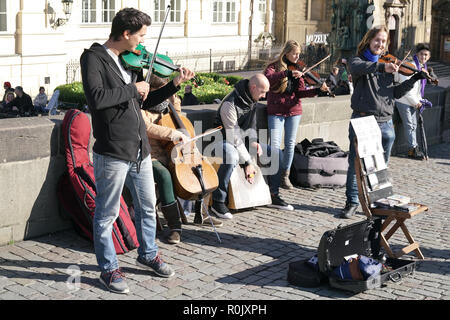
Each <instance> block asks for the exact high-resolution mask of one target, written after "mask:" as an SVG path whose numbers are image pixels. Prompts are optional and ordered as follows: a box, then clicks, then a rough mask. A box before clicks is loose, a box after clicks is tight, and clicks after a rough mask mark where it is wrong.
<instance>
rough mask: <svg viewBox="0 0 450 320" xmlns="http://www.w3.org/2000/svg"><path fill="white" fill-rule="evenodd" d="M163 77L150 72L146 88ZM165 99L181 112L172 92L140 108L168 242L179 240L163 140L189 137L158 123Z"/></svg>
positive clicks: (165, 109)
mask: <svg viewBox="0 0 450 320" xmlns="http://www.w3.org/2000/svg"><path fill="white" fill-rule="evenodd" d="M166 83H167V80H166V79H162V78H160V77H158V76H156V75H154V74H152V76H151V79H150V91H152V90H156V89H158V88H161V87H163V86H165V85H166ZM169 102H170V103H172V104H173V106H174V107H175V110H176V111H177V112H178V113H179V112H181V101H180V99H179V98H178V97H177V96H176V95H173V96H172V97H170V98H169V99H168V101H164V102H162V103H160V104H158V105H156V106H153V107H151V108H150V109H148V110H141V112H142V117H143V118H144V122H145V126H146V128H147V136H148V139H149V143H150V146H151V151H150V154H151V157H152V165H153V176H154V179H155V182H156V184H157V188H158V191H159V199H160V201H161V211H162V213H163V215H164V218H165V219H166V220H167V225H168V227H169V229H170V232H169V235H168V237H167V241H168V242H169V243H170V244H177V243H179V242H180V241H181V216H180V208H179V206H178V202H177V200H176V197H175V193H174V186H173V181H172V176H171V174H170V171H169V169H168V167H169V161H171V159H170V156H169V154H168V151H167V150H166V148H165V147H164V144H165V143H166V142H168V141H172V142H176V141H182V142H184V141H187V140H188V139H189V137H187V136H186V135H185V134H183V133H182V132H181V131H178V130H175V129H173V128H168V127H164V126H161V125H159V124H158V122H159V120H160V119H161V117H162V116H163V115H164V114H165V113H167V112H168V111H169ZM213 223H214V225H215V226H220V225H221V224H222V222H220V221H216V220H215V219H214V221H213Z"/></svg>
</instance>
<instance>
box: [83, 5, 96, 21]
mask: <svg viewBox="0 0 450 320" xmlns="http://www.w3.org/2000/svg"><path fill="white" fill-rule="evenodd" d="M96 11H97V10H96V0H83V3H82V8H81V16H82V22H83V23H95V22H96V21H97V20H96V18H97V17H96V15H97V12H96Z"/></svg>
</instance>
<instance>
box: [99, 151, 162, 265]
mask: <svg viewBox="0 0 450 320" xmlns="http://www.w3.org/2000/svg"><path fill="white" fill-rule="evenodd" d="M93 158H94V175H95V184H96V188H97V196H96V197H95V215H94V230H93V231H94V248H95V255H96V257H97V262H98V265H99V267H100V270H101V271H102V272H109V271H112V270H115V269H117V268H119V263H118V261H117V255H116V250H115V248H114V243H113V240H112V228H113V224H114V221H115V220H116V219H117V217H118V216H119V208H120V196H121V194H122V189H123V186H124V184H126V186H127V187H128V189H129V190H130V193H131V196H132V197H133V203H134V211H135V226H136V234H137V239H138V241H139V248H138V250H137V251H138V254H139V256H141V257H143V258H145V259H147V260H149V259H150V260H152V259H154V258H155V257H156V254H157V252H158V247H157V245H156V242H155V235H156V215H155V203H156V195H155V183H154V181H153V167H152V160H151V157H150V156H148V157H147V158H145V159H144V160H143V161H142V163H141V168H140V172H139V173H137V171H136V163H134V162H129V161H124V160H119V159H116V158H113V157H109V156H104V155H100V154H97V153H95V152H94V154H93Z"/></svg>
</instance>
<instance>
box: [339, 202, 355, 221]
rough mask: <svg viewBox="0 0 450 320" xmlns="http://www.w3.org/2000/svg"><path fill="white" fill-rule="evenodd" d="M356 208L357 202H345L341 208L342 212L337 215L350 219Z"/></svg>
mask: <svg viewBox="0 0 450 320" xmlns="http://www.w3.org/2000/svg"><path fill="white" fill-rule="evenodd" d="M356 209H358V204H356V203H346V204H345V208H344V209H342V213H341V215H340V216H339V217H340V218H344V219H350V218H351V217H352V216H354V215H355V212H356Z"/></svg>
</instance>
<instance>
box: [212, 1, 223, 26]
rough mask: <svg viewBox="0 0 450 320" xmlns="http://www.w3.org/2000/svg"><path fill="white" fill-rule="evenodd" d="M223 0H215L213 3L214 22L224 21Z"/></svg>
mask: <svg viewBox="0 0 450 320" xmlns="http://www.w3.org/2000/svg"><path fill="white" fill-rule="evenodd" d="M222 5H223V3H222V1H214V3H213V22H222V11H223V9H222Z"/></svg>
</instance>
